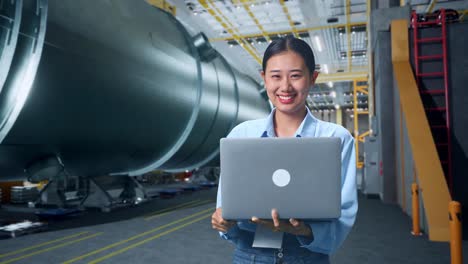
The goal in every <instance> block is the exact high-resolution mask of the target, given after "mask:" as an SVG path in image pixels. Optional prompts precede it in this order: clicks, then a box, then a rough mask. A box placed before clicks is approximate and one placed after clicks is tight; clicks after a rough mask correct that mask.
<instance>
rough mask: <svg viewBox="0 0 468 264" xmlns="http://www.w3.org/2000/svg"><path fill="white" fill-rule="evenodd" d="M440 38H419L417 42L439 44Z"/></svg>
mask: <svg viewBox="0 0 468 264" xmlns="http://www.w3.org/2000/svg"><path fill="white" fill-rule="evenodd" d="M442 39H443V38H442V37H436V38H420V39H418V40H417V42H418V43H430V42H440V41H442Z"/></svg>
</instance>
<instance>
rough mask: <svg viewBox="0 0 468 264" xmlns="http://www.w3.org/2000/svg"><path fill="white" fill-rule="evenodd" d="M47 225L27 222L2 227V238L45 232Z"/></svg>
mask: <svg viewBox="0 0 468 264" xmlns="http://www.w3.org/2000/svg"><path fill="white" fill-rule="evenodd" d="M46 228H47V224H45V223H42V222H31V221H28V220H25V221H23V222H18V223H14V224H8V225H5V226H1V227H0V238H9V237H17V236H21V235H25V234H29V233H34V232H39V231H42V230H45V229H46Z"/></svg>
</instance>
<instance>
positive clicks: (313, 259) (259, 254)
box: [232, 248, 330, 264]
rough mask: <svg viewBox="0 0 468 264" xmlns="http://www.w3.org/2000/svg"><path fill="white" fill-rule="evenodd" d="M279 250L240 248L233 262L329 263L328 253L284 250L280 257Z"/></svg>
mask: <svg viewBox="0 0 468 264" xmlns="http://www.w3.org/2000/svg"><path fill="white" fill-rule="evenodd" d="M278 253H279V251H278V250H270V249H239V248H237V249H236V250H235V251H234V256H233V260H232V263H233V264H329V263H330V259H329V257H328V256H327V255H324V254H319V253H313V252H310V254H288V253H287V252H284V254H283V256H282V257H281V258H280V257H279V256H278V255H279V254H278Z"/></svg>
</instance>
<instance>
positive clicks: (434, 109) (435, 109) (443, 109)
mask: <svg viewBox="0 0 468 264" xmlns="http://www.w3.org/2000/svg"><path fill="white" fill-rule="evenodd" d="M424 109H426V111H429V112H442V111H445V110H447V107H430V108H424Z"/></svg>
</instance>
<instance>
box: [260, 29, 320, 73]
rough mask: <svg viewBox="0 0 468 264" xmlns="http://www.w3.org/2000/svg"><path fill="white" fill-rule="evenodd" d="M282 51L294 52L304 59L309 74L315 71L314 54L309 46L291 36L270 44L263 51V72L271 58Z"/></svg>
mask: <svg viewBox="0 0 468 264" xmlns="http://www.w3.org/2000/svg"><path fill="white" fill-rule="evenodd" d="M284 51H294V52H295V53H297V54H298V55H299V56H301V57H302V58H303V59H304V62H305V64H306V66H307V68H308V69H309V71H310V72H311V73H312V72H314V71H315V58H314V52H313V51H312V49H311V48H310V46H309V44H307V42H305V41H303V40H302V39H298V38H295V37H292V36H287V37H285V38H280V39H277V40H274V41H272V42H271V43H270V45H268V47H267V49H266V50H265V54H264V55H263V62H262V68H263V71H265V69H266V64H267V62H268V60H269V59H270V58H271V57H272V56H274V55H276V54H279V53H281V52H284Z"/></svg>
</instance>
